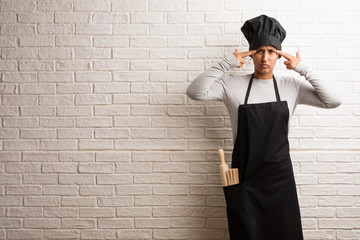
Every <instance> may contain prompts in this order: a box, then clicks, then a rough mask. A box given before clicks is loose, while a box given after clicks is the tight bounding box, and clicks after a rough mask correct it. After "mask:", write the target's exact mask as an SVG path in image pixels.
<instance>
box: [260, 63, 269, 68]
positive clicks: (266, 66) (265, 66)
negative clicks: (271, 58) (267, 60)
mask: <svg viewBox="0 0 360 240" xmlns="http://www.w3.org/2000/svg"><path fill="white" fill-rule="evenodd" d="M261 67H263V68H268V67H269V65H267V64H261Z"/></svg>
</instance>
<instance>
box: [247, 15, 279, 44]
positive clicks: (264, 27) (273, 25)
mask: <svg viewBox="0 0 360 240" xmlns="http://www.w3.org/2000/svg"><path fill="white" fill-rule="evenodd" d="M241 31H242V32H243V34H244V36H245V38H246V40H247V41H248V42H249V45H250V46H249V50H254V49H257V48H259V47H261V46H273V47H275V48H276V49H278V50H281V43H282V41H283V40H284V38H285V37H286V31H285V29H284V28H283V27H282V26H281V25H280V23H279V22H278V21H277V20H276V19H275V18H271V17H268V16H266V15H260V16H258V17H255V18H252V19H249V20H247V21H246V22H245V23H244V25H243V26H242V27H241Z"/></svg>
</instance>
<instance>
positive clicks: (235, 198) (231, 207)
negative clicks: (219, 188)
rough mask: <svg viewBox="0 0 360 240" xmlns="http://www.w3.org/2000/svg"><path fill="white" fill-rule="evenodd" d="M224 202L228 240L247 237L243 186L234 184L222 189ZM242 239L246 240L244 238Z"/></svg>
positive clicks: (245, 203) (245, 202)
mask: <svg viewBox="0 0 360 240" xmlns="http://www.w3.org/2000/svg"><path fill="white" fill-rule="evenodd" d="M223 189H224V194H225V200H226V213H227V219H228V226H229V234H230V239H242V238H244V237H245V236H248V234H247V232H248V230H247V228H248V227H247V214H246V206H247V201H246V192H245V190H244V186H243V185H242V184H241V183H240V184H235V185H231V186H226V187H223ZM244 239H247V238H246V237H245V238H244Z"/></svg>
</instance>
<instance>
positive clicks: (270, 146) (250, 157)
mask: <svg viewBox="0 0 360 240" xmlns="http://www.w3.org/2000/svg"><path fill="white" fill-rule="evenodd" d="M253 78H254V75H253V76H252V77H251V79H250V81H249V85H248V88H247V92H246V96H245V103H244V105H240V106H239V119H238V129H237V136H236V141H235V146H234V150H233V155H232V163H231V167H232V168H238V169H239V184H236V185H232V186H227V187H224V194H225V199H226V204H227V217H228V225H229V234H230V239H231V240H275V239H276V240H303V233H302V226H301V218H300V209H299V203H298V198H297V192H296V185H295V179H294V173H293V168H292V163H291V159H290V153H289V141H288V122H289V109H288V105H287V101H281V100H280V95H279V91H278V87H277V84H276V80H275V77H273V82H274V88H275V94H276V100H277V101H276V102H266V103H256V104H247V101H248V98H249V94H250V89H251V84H252V81H253Z"/></svg>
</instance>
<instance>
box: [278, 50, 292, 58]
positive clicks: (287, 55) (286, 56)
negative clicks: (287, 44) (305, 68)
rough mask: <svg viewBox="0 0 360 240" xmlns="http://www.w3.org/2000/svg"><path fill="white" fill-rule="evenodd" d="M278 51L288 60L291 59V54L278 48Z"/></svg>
mask: <svg viewBox="0 0 360 240" xmlns="http://www.w3.org/2000/svg"><path fill="white" fill-rule="evenodd" d="M276 53H277V54H279V55H280V56H283V57H284V58H286V59H287V60H290V58H291V57H292V56H291V55H290V54H288V53H285V52H282V51H280V50H276Z"/></svg>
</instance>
